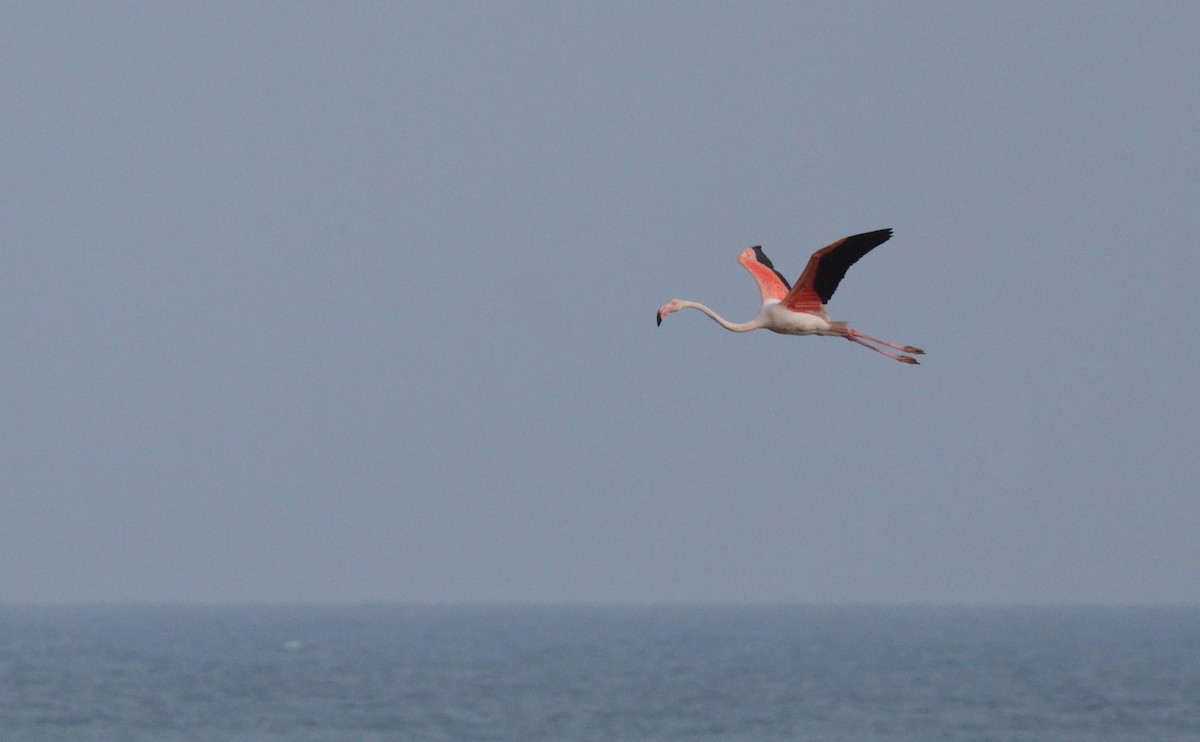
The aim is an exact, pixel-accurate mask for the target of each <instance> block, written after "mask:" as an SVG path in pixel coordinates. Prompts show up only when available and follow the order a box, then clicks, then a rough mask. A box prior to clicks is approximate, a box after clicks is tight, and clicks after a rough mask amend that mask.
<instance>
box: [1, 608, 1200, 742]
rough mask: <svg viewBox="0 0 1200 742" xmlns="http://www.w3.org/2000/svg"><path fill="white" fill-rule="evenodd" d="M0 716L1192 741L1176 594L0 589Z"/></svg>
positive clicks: (497, 730)
mask: <svg viewBox="0 0 1200 742" xmlns="http://www.w3.org/2000/svg"><path fill="white" fill-rule="evenodd" d="M0 739H2V740H22V741H29V742H40V741H43V740H123V741H124V740H189V741H190V740H197V741H200V740H204V741H205V742H207V741H210V740H216V741H222V740H239V741H245V742H251V741H253V742H260V741H263V740H564V741H571V740H957V739H962V740H1050V739H1053V740H1147V739H1154V740H1200V609H1107V608H1070V609H1068V608H1063V609H1035V608H977V609H975V608H972V609H968V608H808V607H763V608H590V607H588V608H583V607H580V608H566V607H563V608H507V607H504V608H501V607H453V608H450V607H447V608H418V607H382V606H381V607H338V608H315V607H314V608H294V607H289V608H283V607H220V608H208V607H145V606H141V607H133V606H130V607H84V608H66V607H53V608H42V607H7V608H4V607H0Z"/></svg>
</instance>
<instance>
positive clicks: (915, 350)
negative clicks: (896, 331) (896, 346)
mask: <svg viewBox="0 0 1200 742" xmlns="http://www.w3.org/2000/svg"><path fill="white" fill-rule="evenodd" d="M900 350H902V351H904V352H905V353H914V354H916V355H919V356H923V355H925V351H923V350H921V349H920V348H914V347H912V346H911V345H906V346H904V347H903V348H901V349H900Z"/></svg>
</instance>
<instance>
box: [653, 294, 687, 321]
mask: <svg viewBox="0 0 1200 742" xmlns="http://www.w3.org/2000/svg"><path fill="white" fill-rule="evenodd" d="M680 309H683V304H682V302H681V301H680V300H679V299H672V300H671V301H669V302H667V303H666V304H663V305H662V309H659V310H658V317H657V320H658V324H660V325H661V324H662V321H663V317H666V316H667V315H668V314H670V313H671V312H678V311H679V310H680Z"/></svg>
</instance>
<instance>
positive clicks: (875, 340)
mask: <svg viewBox="0 0 1200 742" xmlns="http://www.w3.org/2000/svg"><path fill="white" fill-rule="evenodd" d="M848 332H849V333H850V334H852V335H854V336H855V337H860V338H862V339H863V340H869V341H871V342H872V343H876V344H877V345H886V346H887V347H889V348H895V349H896V350H902V351H904V352H905V353H912V354H914V355H918V356H919V355H924V354H925V351H923V350H921V349H920V348H914V347H913V346H911V345H896V344H894V343H889V342H888V341H886V340H880V339H879V338H873V337H871V336H870V335H864V334H862V333H861V332H859V331H858V330H848Z"/></svg>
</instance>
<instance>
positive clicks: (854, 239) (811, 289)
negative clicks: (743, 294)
mask: <svg viewBox="0 0 1200 742" xmlns="http://www.w3.org/2000/svg"><path fill="white" fill-rule="evenodd" d="M891 236H892V230H890V229H878V230H876V231H874V232H864V233H863V234H856V235H852V236H850V237H843V238H842V239H840V240H838V241H837V242H834V243H833V244H830V245H826V246H825V247H822V248H821V249H820V250H817V251H816V252H815V253H813V254H812V257H811V258H809V259H808V265H807V266H805V268H804V272H803V273H801V274H800V278H798V279H797V280H796V285H795V286H794V287H793V288H792V290H791V291H789V292H788V294H787V296H785V297H784V298H783V305H784V306H785V307H787V308H788V309H791V310H793V311H796V312H817V313H819V312H820V311H822V308H823V307H824V305H825V304H826V303H828V302H829V299H830V298H831V297H832V296H833V292H834V291H837V287H838V284H839V283H841V282H842V278H843V277H844V276H845V275H846V271H848V270H850V266H852V265H854V264H855V263H856V262H858V259H859V258H861V257H862V256H864V255H866V254H867V253H869V252H871V250H874V249H875V248H876V247H879V246H880V245H882V244H883V243H885V242H887V241H888V240H889V239H890V238H891Z"/></svg>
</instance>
